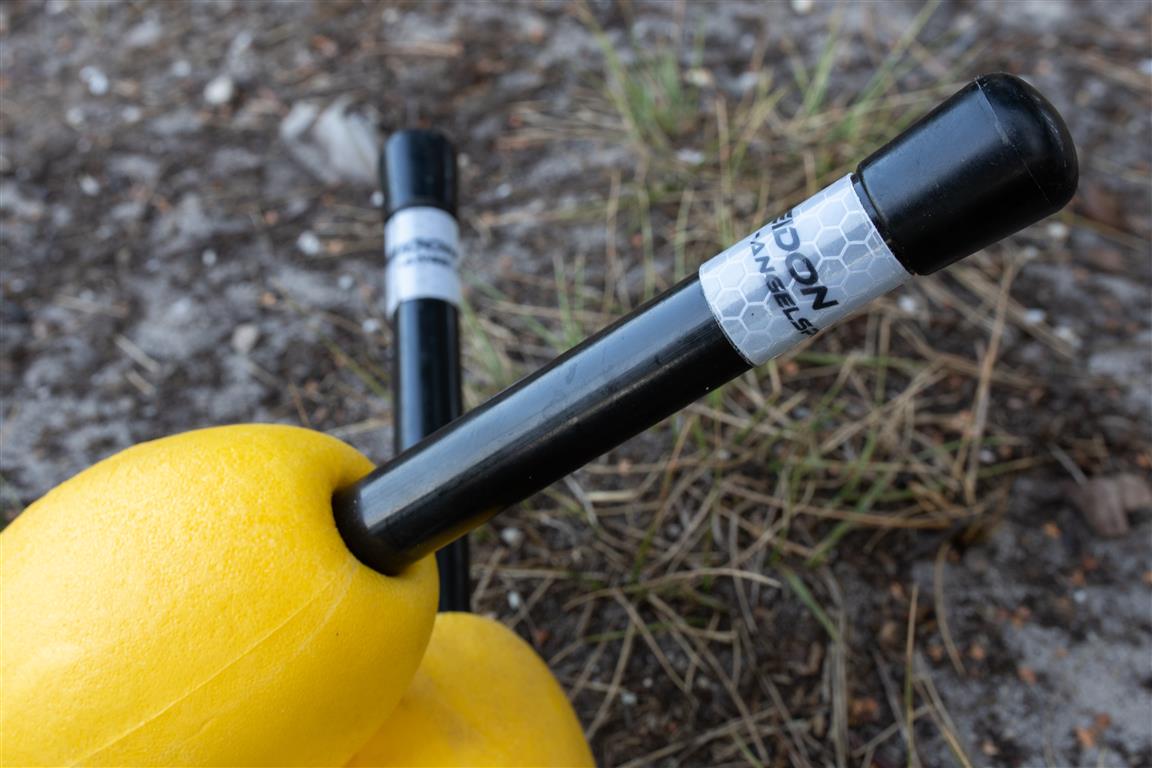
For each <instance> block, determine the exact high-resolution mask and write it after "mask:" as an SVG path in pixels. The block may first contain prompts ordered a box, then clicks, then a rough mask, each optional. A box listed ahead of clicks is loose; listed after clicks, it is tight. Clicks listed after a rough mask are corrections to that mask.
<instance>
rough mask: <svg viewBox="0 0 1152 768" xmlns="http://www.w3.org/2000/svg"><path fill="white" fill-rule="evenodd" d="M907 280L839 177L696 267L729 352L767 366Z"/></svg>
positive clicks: (848, 180)
mask: <svg viewBox="0 0 1152 768" xmlns="http://www.w3.org/2000/svg"><path fill="white" fill-rule="evenodd" d="M910 277H912V275H911V274H909V273H908V272H907V271H906V270H905V269H904V267H902V266H901V265H900V262H899V261H898V260H897V259H896V257H895V256H893V255H892V251H891V250H889V248H888V245H887V244H886V243H885V242H884V239H883V238H882V237H881V236H880V233H879V232H877V231H876V226H875V225H874V224H873V223H872V220H871V219H870V218H868V214H867V213H865V212H864V207H863V206H862V205H861V204H860V199H859V198H858V197H857V196H856V191H855V190H854V189H853V188H852V180H851V177H850V176H845V177H844V178H842V179H840V180H839V181H837V182H836V183H834V184H832V185H831V186H830V187H828V188H827V189H825V190H824V191H822V192H820V193H818V194H817V195H815V196H814V197H811V198H809V199H808V200H805V201H804V202H803V203H801V204H800V205H798V206H796V207H795V208H793V209H792V210H791V211H789V212H788V213H786V214H784V215H783V216H780V217H779V218H777V219H775V220H773V221H771V222H769V223H768V224H765V225H764V226H763V227H762V228H761V229H760V230H759V231H757V232H755V233H753V234H752V235H751V236H749V237H747V238H745V239H743V240H741V241H740V242H739V243H737V244H736V245H734V246H732V247H731V248H729V249H727V250H725V251H723V252H722V253H720V254H718V255H716V256H714V257H712V258H711V259H709V260H708V261H706V262H704V264H702V265H701V266H700V285H701V287H702V288H703V289H704V296H705V297H706V298H707V300H708V305H709V306H710V307H711V309H712V314H713V316H714V317H715V318H716V321H717V322H718V323H719V324H720V327H721V328H722V329H723V330H724V333H725V335H726V336H727V337H728V339H729V341H731V342H732V346H734V347H736V349H737V350H738V351H739V352H740V354H741V355H743V356H744V357H745V358H746V359H747V360H748V362H750V363H752V365H759V364H761V363H763V362H766V361H768V360H771V359H772V358H773V357H776V356H777V355H780V354H782V353H784V352H786V351H787V350H789V349H791V348H792V347H794V346H795V345H796V344H798V343H800V342H801V341H802V340H803V339H805V338H807V337H809V336H815V335H816V334H817V333H819V332H820V331H822V330H824V329H825V328H827V327H829V326H831V325H832V324H833V323H836V322H837V321H839V320H841V319H843V318H844V317H846V316H847V315H850V314H851V313H853V312H855V311H856V310H857V309H859V308H861V307H862V306H864V305H865V304H867V303H868V302H870V301H872V300H873V299H875V298H876V297H877V296H880V295H882V294H884V293H887V292H888V291H890V290H892V289H893V288H895V287H896V286H898V285H900V284H901V283H903V282H904V281H905V280H907V279H908V278H910Z"/></svg>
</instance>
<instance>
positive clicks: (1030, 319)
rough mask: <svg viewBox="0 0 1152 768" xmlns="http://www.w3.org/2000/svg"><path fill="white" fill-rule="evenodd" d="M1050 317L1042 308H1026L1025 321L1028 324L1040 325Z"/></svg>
mask: <svg viewBox="0 0 1152 768" xmlns="http://www.w3.org/2000/svg"><path fill="white" fill-rule="evenodd" d="M1047 319H1048V313H1047V312H1045V311H1044V310H1042V309H1026V310H1024V322H1025V323H1027V324H1028V325H1040V323H1042V322H1044V321H1045V320H1047Z"/></svg>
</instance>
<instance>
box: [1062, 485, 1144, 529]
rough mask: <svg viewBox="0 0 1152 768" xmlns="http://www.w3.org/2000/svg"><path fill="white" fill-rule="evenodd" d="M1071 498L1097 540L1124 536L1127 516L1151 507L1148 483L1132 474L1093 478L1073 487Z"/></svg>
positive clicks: (1126, 527)
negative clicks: (1098, 537) (1100, 537)
mask: <svg viewBox="0 0 1152 768" xmlns="http://www.w3.org/2000/svg"><path fill="white" fill-rule="evenodd" d="M1072 498H1073V500H1074V501H1075V502H1076V505H1077V506H1078V507H1079V508H1080V512H1081V513H1082V514H1083V515H1084V519H1085V520H1087V521H1088V525H1089V526H1090V527H1091V528H1092V530H1093V532H1095V533H1096V535H1097V536H1105V537H1109V538H1114V537H1117V536H1123V535H1125V534H1126V533H1128V512H1129V511H1131V510H1134V509H1140V508H1143V507H1152V488H1150V487H1149V486H1148V481H1147V480H1145V479H1144V478H1142V477H1139V476H1137V475H1133V474H1119V475H1111V476H1108V477H1094V478H1092V479H1091V480H1088V481H1087V482H1085V483H1084V484H1083V485H1079V486H1076V488H1075V489H1074V490H1073V492H1072Z"/></svg>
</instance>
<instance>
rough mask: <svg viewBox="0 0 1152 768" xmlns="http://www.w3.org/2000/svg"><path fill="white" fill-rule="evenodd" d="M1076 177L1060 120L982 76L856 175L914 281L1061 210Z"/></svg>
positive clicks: (1010, 79)
mask: <svg viewBox="0 0 1152 768" xmlns="http://www.w3.org/2000/svg"><path fill="white" fill-rule="evenodd" d="M1079 178H1080V172H1079V168H1078V165H1077V161H1076V148H1075V147H1074V146H1073V144H1072V137H1071V135H1070V134H1069V133H1068V127H1067V126H1066V125H1065V124H1064V120H1063V119H1062V118H1061V117H1060V115H1059V113H1057V112H1056V109H1055V108H1054V107H1053V106H1052V105H1051V104H1050V103H1048V100H1047V99H1045V98H1044V97H1043V96H1041V95H1040V93H1038V92H1037V91H1036V89H1035V88H1033V87H1032V86H1030V85H1028V84H1027V83H1025V82H1024V81H1023V80H1021V79H1020V78H1018V77H1014V76H1013V75H1008V74H1002V73H1001V74H993V75H984V76H982V77H978V78H976V80H975V81H974V82H972V83H970V84H969V85H967V86H966V87H964V88H963V89H962V90H960V91H959V92H958V93H956V94H955V95H953V96H952V97H951V98H950V99H948V100H947V101H945V102H944V103H943V104H941V105H940V106H939V107H937V108H936V109H934V110H932V111H931V112H930V113H928V114H927V115H926V116H924V117H923V118H921V119H920V121H919V122H917V123H916V124H915V125H913V126H912V127H911V128H909V129H908V130H907V131H905V132H904V133H902V134H901V135H900V136H899V137H897V138H896V139H895V140H893V141H891V142H889V143H888V144H887V145H886V146H884V147H882V148H881V149H880V150H878V151H877V152H874V153H873V154H872V155H871V156H870V157H868V159H867V160H865V161H864V162H862V163H861V164H860V166H859V167H858V168H857V170H856V185H857V189H858V191H861V192H862V195H861V197H862V198H863V199H864V202H865V205H866V206H870V207H871V208H872V209H873V210H872V211H871V212H870V213H871V214H872V217H873V220H874V221H875V222H876V224H877V226H878V228H879V229H880V231H881V234H882V235H883V236H884V237H885V239H886V240H887V241H888V245H889V247H891V248H892V252H893V253H894V254H895V255H896V257H897V258H898V259H900V262H901V263H902V264H903V265H904V267H905V268H906V269H907V270H908V271H909V272H913V273H915V274H918V275H926V274H928V273H930V272H935V271H936V270H938V269H943V268H944V267H946V266H948V265H949V264H951V263H953V262H955V261H957V260H959V259H962V258H964V257H965V256H968V255H969V254H971V253H974V252H975V251H978V250H980V249H981V248H983V247H984V246H986V245H989V244H991V243H993V242H995V241H997V240H999V239H1001V238H1003V237H1006V236H1008V235H1010V234H1012V233H1013V232H1016V231H1018V230H1021V229H1023V228H1024V227H1026V226H1028V225H1029V224H1032V223H1033V222H1036V221H1039V220H1040V219H1042V218H1044V217H1045V216H1048V215H1050V214H1053V213H1055V212H1056V211H1058V210H1060V209H1061V208H1063V207H1064V205H1065V204H1067V203H1068V201H1069V200H1071V199H1072V195H1073V194H1075V192H1076V184H1077V182H1078V181H1079Z"/></svg>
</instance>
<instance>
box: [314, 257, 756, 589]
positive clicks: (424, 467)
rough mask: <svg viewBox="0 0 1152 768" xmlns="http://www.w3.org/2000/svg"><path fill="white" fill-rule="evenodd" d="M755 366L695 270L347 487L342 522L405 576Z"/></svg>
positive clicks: (340, 498) (369, 556)
mask: <svg viewBox="0 0 1152 768" xmlns="http://www.w3.org/2000/svg"><path fill="white" fill-rule="evenodd" d="M748 367H749V366H748V363H747V362H746V361H745V360H744V358H742V357H741V356H740V355H739V353H737V352H736V350H735V349H734V348H733V347H732V346H731V344H730V343H729V342H728V340H727V338H725V337H724V335H723V331H721V330H720V327H719V326H718V325H717V323H716V321H715V320H714V319H713V317H712V312H711V310H710V309H709V308H708V304H707V302H706V300H705V299H704V294H703V291H702V290H701V288H700V284H699V281H698V280H697V278H696V277H692V278H690V279H688V280H686V281H684V282H683V283H681V284H680V285H678V286H676V287H675V288H673V289H672V290H671V291H669V292H667V293H665V294H664V295H662V296H660V297H658V298H657V299H655V300H653V301H652V302H650V303H648V304H647V305H645V306H643V307H641V308H639V309H637V310H636V311H635V312H633V313H632V314H631V315H629V316H627V317H625V318H623V319H622V320H620V321H618V322H617V323H615V324H614V325H612V326H610V327H609V328H607V329H605V330H604V331H601V332H600V333H599V334H597V335H595V336H593V337H592V338H590V339H588V340H587V341H585V342H584V343H582V344H580V345H579V346H578V347H576V348H575V349H572V350H570V351H569V352H567V353H565V354H564V355H562V356H561V357H559V358H557V359H556V360H554V361H553V362H552V363H550V364H549V365H547V366H545V367H544V368H542V369H541V370H539V371H537V372H536V373H534V374H533V375H532V376H530V377H528V378H526V379H524V380H522V381H521V382H519V383H518V384H515V385H513V386H512V387H511V388H510V389H508V390H507V391H505V392H503V393H502V394H500V395H497V396H496V397H495V398H493V399H492V400H489V401H488V402H487V403H485V404H484V405H482V406H480V407H479V408H477V409H476V410H474V411H472V412H471V413H469V414H468V415H466V416H464V417H463V418H461V419H460V420H458V421H456V422H454V423H452V424H451V425H449V426H448V427H446V428H444V429H442V430H440V431H439V432H437V433H436V434H435V435H433V436H432V438H430V439H429V440H427V441H425V442H423V443H421V444H419V445H417V446H416V447H414V448H412V449H411V450H409V451H407V452H405V453H403V454H401V455H400V456H398V457H396V458H395V459H394V460H393V461H391V462H389V463H388V464H385V465H384V466H382V467H380V468H379V469H377V470H376V471H375V472H373V473H372V474H371V475H370V476H369V477H368V478H367V479H365V480H363V481H361V482H360V483H359V484H358V485H356V486H353V487H351V488H348V489H345V490H343V491H341V492H339V493H337V495H336V498H335V499H334V506H335V509H336V522H337V525H338V527H339V528H340V532H341V534H342V535H343V536H344V540H345V541H346V542H347V543H348V545H349V548H350V549H351V550H352V552H353V553H355V554H356V556H357V557H358V558H360V560H361V561H363V562H364V563H366V564H367V565H369V566H371V567H372V568H375V569H377V570H379V571H382V572H384V573H396V572H398V571H399V570H400V569H401V568H403V566H404V565H406V564H408V563H411V562H413V561H415V560H417V559H419V558H420V557H422V556H424V555H426V554H428V553H429V552H432V551H434V550H436V549H437V548H439V547H441V546H443V545H444V544H447V543H448V542H450V541H452V540H454V539H456V538H458V537H460V536H462V535H463V534H465V533H467V532H468V531H469V530H471V529H472V528H475V527H476V526H477V525H479V524H480V523H482V522H483V521H485V520H487V519H488V518H490V517H492V515H494V514H496V513H497V512H499V511H500V510H502V509H504V508H505V507H508V506H509V505H511V504H515V503H516V502H518V501H522V500H523V499H526V498H527V497H529V496H531V495H532V494H533V493H535V492H537V491H539V490H540V489H542V488H544V487H546V486H547V485H549V484H550V483H552V482H553V481H555V480H557V479H559V478H561V477H563V476H564V475H566V474H568V473H569V472H571V471H572V470H574V469H577V468H578V467H580V466H582V465H584V464H586V463H587V462H588V461H590V460H592V459H594V458H595V457H597V456H599V455H600V454H602V453H604V452H606V451H608V450H610V449H611V448H613V447H615V446H616V445H619V444H620V443H621V442H623V441H624V440H626V439H628V438H629V437H632V436H633V435H635V434H637V433H638V432H640V431H642V430H643V429H645V428H647V427H649V426H651V425H653V424H655V423H656V422H658V421H660V420H661V419H663V418H665V417H666V416H669V415H671V414H673V413H675V412H676V411H678V410H680V409H681V408H683V407H684V406H685V405H687V404H688V403H690V402H692V401H693V400H696V399H697V398H699V397H701V396H702V395H704V394H705V393H706V392H708V391H709V390H711V389H713V388H714V387H716V386H719V385H720V384H723V383H724V382H726V381H729V380H731V379H732V378H734V377H735V376H737V375H739V374H740V373H742V372H743V371H745V370H747V369H748Z"/></svg>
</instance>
